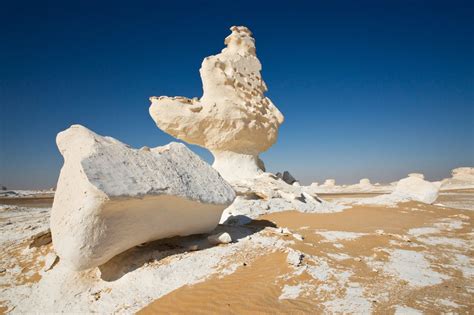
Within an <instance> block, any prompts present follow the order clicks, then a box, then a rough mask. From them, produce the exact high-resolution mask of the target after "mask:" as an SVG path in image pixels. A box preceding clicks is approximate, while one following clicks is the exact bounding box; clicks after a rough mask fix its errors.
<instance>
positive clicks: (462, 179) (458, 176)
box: [441, 167, 474, 190]
mask: <svg viewBox="0 0 474 315" xmlns="http://www.w3.org/2000/svg"><path fill="white" fill-rule="evenodd" d="M451 174H452V177H451V178H446V179H443V181H442V184H441V190H452V189H473V188H474V167H458V168H455V169H453V170H452V171H451Z"/></svg>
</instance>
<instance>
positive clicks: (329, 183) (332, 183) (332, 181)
mask: <svg viewBox="0 0 474 315" xmlns="http://www.w3.org/2000/svg"><path fill="white" fill-rule="evenodd" d="M335 185H336V180H335V179H326V180H325V181H324V183H323V185H322V186H326V187H333V186H335Z"/></svg>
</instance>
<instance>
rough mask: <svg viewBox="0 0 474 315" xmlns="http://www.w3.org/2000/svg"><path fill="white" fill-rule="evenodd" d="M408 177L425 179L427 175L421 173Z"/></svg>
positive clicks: (411, 174)
mask: <svg viewBox="0 0 474 315" xmlns="http://www.w3.org/2000/svg"><path fill="white" fill-rule="evenodd" d="M408 177H417V178H421V179H425V175H423V174H421V173H410V174H408Z"/></svg>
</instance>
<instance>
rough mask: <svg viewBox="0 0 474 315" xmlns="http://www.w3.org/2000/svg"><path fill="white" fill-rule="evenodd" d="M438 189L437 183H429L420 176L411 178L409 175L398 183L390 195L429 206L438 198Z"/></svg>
mask: <svg viewBox="0 0 474 315" xmlns="http://www.w3.org/2000/svg"><path fill="white" fill-rule="evenodd" d="M439 188H440V185H439V183H431V182H428V181H426V180H424V179H423V178H421V177H420V176H412V174H410V175H409V176H408V177H407V178H404V179H401V180H400V181H399V182H398V184H397V186H396V187H395V190H394V192H393V193H392V194H393V195H396V196H401V197H403V198H407V199H409V200H415V201H420V202H424V203H428V204H431V203H433V202H435V200H436V199H437V198H438V194H439Z"/></svg>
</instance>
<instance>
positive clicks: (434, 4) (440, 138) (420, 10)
mask: <svg viewBox="0 0 474 315" xmlns="http://www.w3.org/2000/svg"><path fill="white" fill-rule="evenodd" d="M473 20H474V7H473V2H472V1H442V2H438V1H298V0H294V1H284V2H278V1H249V2H245V1H214V2H213V1H189V2H186V1H140V0H135V1H128V2H127V1H111V2H107V1H2V2H1V4H0V38H1V42H0V46H1V47H0V107H1V108H0V110H1V112H0V184H3V185H6V186H7V187H9V188H47V187H51V186H54V185H55V183H56V180H57V177H58V174H59V170H60V167H61V165H62V157H61V155H60V154H59V152H58V150H57V148H56V144H55V136H56V134H57V133H58V132H59V131H61V130H63V129H66V128H67V127H69V126H70V125H71V124H76V123H78V124H82V125H85V126H86V127H88V128H90V129H92V130H94V131H95V132H97V133H99V134H102V135H109V136H113V137H115V138H117V139H119V140H121V141H123V142H125V143H129V144H130V145H132V146H134V147H141V146H143V145H147V146H159V145H163V144H166V143H168V142H170V141H173V140H174V139H173V138H172V137H171V136H168V135H167V134H165V133H163V132H162V131H161V130H159V129H158V128H157V127H156V126H155V125H154V123H153V121H152V119H151V118H150V117H149V115H148V106H149V101H148V97H149V96H152V95H169V96H174V95H182V96H187V97H193V96H200V95H201V93H202V89H201V80H200V77H199V72H198V70H199V67H200V64H201V62H202V59H203V58H204V57H206V56H208V55H211V54H216V53H218V52H220V50H221V49H222V48H223V47H224V44H223V40H224V38H225V37H226V36H227V35H228V34H229V27H230V26H232V25H245V26H248V27H249V28H250V29H251V30H252V31H253V33H254V36H255V38H256V44H257V54H258V57H259V59H260V61H261V62H262V64H263V71H262V75H263V78H264V80H265V81H266V83H267V85H268V87H269V92H268V93H267V95H268V96H269V97H270V98H271V99H272V101H273V102H274V103H275V105H276V106H277V107H278V108H279V109H280V110H281V111H282V112H283V114H284V115H285V118H286V119H285V122H284V124H283V125H282V126H281V128H280V136H279V139H278V141H277V143H276V144H275V145H274V146H273V147H272V148H271V149H270V150H269V151H267V152H265V153H264V154H263V155H262V158H263V159H264V161H265V163H266V165H267V168H268V169H269V170H270V171H274V172H276V171H281V170H289V171H290V172H291V173H292V174H294V175H295V177H297V178H300V179H301V180H302V181H303V182H305V183H309V182H312V181H319V182H321V181H322V180H324V179H325V178H335V179H336V181H337V182H341V183H352V182H356V181H358V180H359V179H360V178H362V177H369V178H371V179H372V180H373V181H381V182H389V181H393V180H396V179H399V178H401V177H403V176H405V175H406V174H407V173H409V172H413V171H419V172H423V173H425V174H426V176H427V177H428V178H429V179H439V178H442V177H446V176H448V175H449V171H450V169H452V168H454V167H458V166H473V165H474V57H473V56H474V43H473V41H474V23H473ZM192 149H193V150H194V151H195V152H196V153H198V154H199V155H201V156H202V157H203V158H204V159H206V160H207V161H209V162H212V157H211V155H210V154H209V153H208V152H207V151H206V150H205V149H202V148H198V147H194V146H193V147H192Z"/></svg>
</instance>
